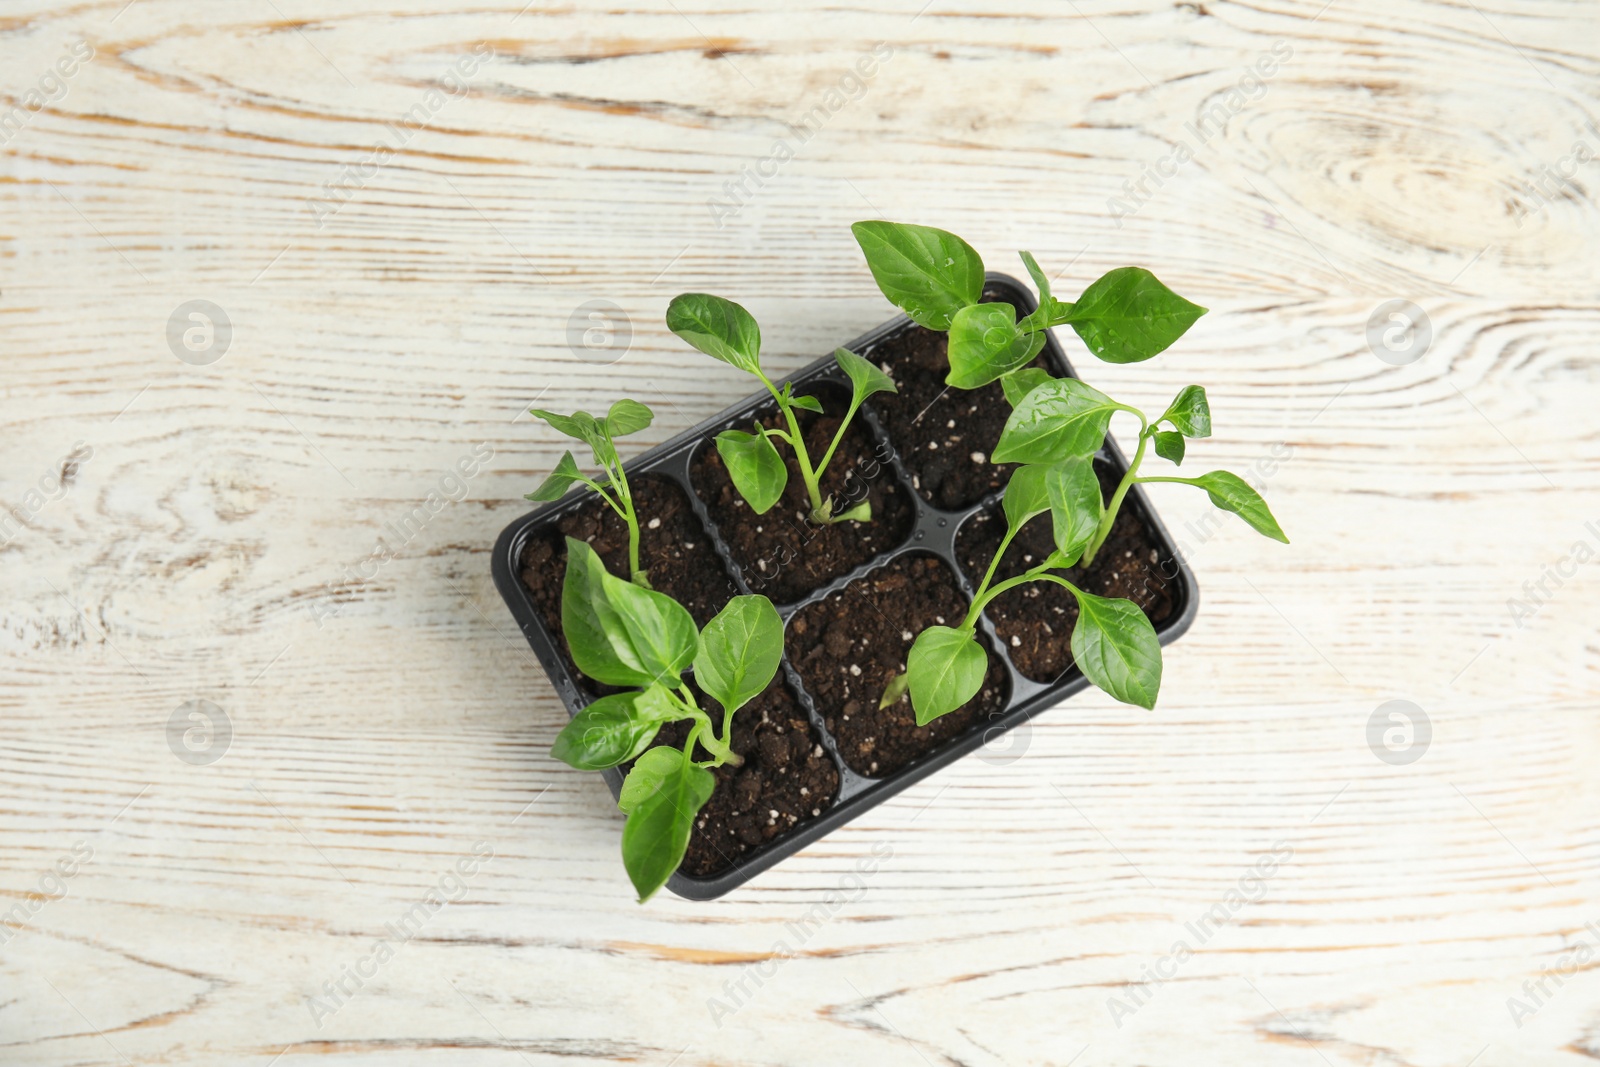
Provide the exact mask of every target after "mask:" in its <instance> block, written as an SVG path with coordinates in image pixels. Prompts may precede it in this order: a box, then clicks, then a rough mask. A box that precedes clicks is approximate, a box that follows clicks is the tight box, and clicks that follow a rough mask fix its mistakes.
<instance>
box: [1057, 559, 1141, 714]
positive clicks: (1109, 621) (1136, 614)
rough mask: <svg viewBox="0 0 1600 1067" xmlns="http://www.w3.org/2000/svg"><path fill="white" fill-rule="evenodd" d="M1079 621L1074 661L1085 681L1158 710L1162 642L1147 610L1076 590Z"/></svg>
mask: <svg viewBox="0 0 1600 1067" xmlns="http://www.w3.org/2000/svg"><path fill="white" fill-rule="evenodd" d="M1072 592H1073V595H1074V596H1076V597H1077V598H1078V622H1077V624H1076V625H1075V626H1074V627H1073V628H1072V658H1073V659H1074V660H1076V661H1077V664H1078V669H1079V670H1081V671H1083V675H1084V677H1085V678H1088V679H1089V681H1091V682H1093V683H1094V684H1095V685H1097V686H1099V687H1100V688H1101V689H1104V690H1105V691H1106V692H1107V693H1110V694H1111V695H1112V696H1114V697H1116V698H1117V699H1118V700H1120V701H1122V702H1123V703H1124V704H1137V705H1138V706H1139V707H1141V708H1146V709H1149V708H1153V707H1155V706H1156V694H1157V693H1158V692H1159V691H1160V689H1161V642H1160V641H1158V640H1156V630H1155V627H1154V626H1151V625H1150V620H1149V619H1148V618H1146V617H1145V614H1144V612H1142V611H1140V610H1139V606H1138V605H1137V604H1135V603H1134V602H1133V601H1131V600H1110V599H1107V598H1106V597H1099V596H1095V595H1093V594H1091V593H1085V592H1083V591H1082V590H1080V589H1073V591H1072Z"/></svg>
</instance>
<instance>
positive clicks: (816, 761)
mask: <svg viewBox="0 0 1600 1067" xmlns="http://www.w3.org/2000/svg"><path fill="white" fill-rule="evenodd" d="M707 710H708V712H710V714H711V721H712V722H714V723H716V724H718V725H719V726H720V725H721V722H722V712H721V711H720V710H714V705H711V704H707ZM688 736H689V723H687V722H675V723H669V724H667V725H666V726H664V727H662V730H661V732H660V733H659V734H657V735H656V741H655V745H663V744H666V745H672V746H673V747H675V748H681V747H682V746H683V742H684V740H685V739H686V738H687V737H688ZM655 745H652V746H651V747H652V748H653V747H655ZM733 750H734V752H736V753H738V754H739V755H740V756H741V757H743V759H744V764H743V766H739V767H734V766H730V765H728V764H724V765H723V766H721V767H717V768H716V769H714V770H713V771H712V772H711V773H712V774H714V775H716V778H717V787H716V791H715V792H713V793H712V794H711V799H710V800H708V801H706V805H705V807H703V808H701V809H700V814H699V815H698V816H697V817H696V819H695V826H694V831H693V833H692V834H691V835H690V837H689V851H688V853H687V854H686V855H685V856H684V859H683V865H682V866H681V867H680V868H679V869H680V870H681V871H683V873H685V874H688V875H692V876H694V877H697V878H704V877H708V876H710V875H714V874H719V873H721V872H722V871H725V870H727V869H728V868H729V867H732V866H733V865H734V864H735V863H736V862H737V861H739V860H740V859H741V858H743V857H744V856H745V855H747V854H748V853H750V852H753V851H755V850H756V849H758V848H760V847H761V846H762V845H764V844H766V843H767V842H768V841H771V840H772V839H774V838H776V837H779V836H781V835H782V834H785V833H787V832H788V831H790V830H792V829H794V828H795V827H797V826H799V825H801V824H802V823H805V822H809V821H810V820H812V819H814V818H816V817H817V816H819V815H821V814H822V813H823V812H825V811H827V810H828V808H829V806H831V805H832V804H833V798H834V797H835V796H837V795H838V792H839V770H838V768H837V767H835V766H834V763H833V760H832V759H831V758H830V757H829V756H828V754H827V753H826V752H824V751H823V749H822V741H821V738H820V737H819V736H818V735H817V733H816V731H815V730H813V729H812V727H811V721H810V720H809V719H807V718H806V713H805V709H803V708H802V707H801V706H800V703H799V701H797V700H795V698H794V695H793V694H792V693H790V691H789V688H788V686H786V685H785V684H784V682H783V675H782V674H781V673H780V674H779V675H778V677H776V678H774V679H773V680H772V684H771V685H769V686H767V688H766V690H765V691H763V692H762V693H761V695H760V696H758V697H756V698H755V699H754V700H752V701H751V702H750V703H748V704H746V705H745V706H744V707H742V708H740V709H739V711H738V712H737V713H736V714H735V715H734V717H733ZM695 751H696V756H695V758H696V759H709V758H710V756H709V755H708V754H707V753H706V752H705V750H704V749H699V748H697V749H696V750H695Z"/></svg>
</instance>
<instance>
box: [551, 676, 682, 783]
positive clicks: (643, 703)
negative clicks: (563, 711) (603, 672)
mask: <svg viewBox="0 0 1600 1067" xmlns="http://www.w3.org/2000/svg"><path fill="white" fill-rule="evenodd" d="M681 714H682V712H681V711H680V710H679V708H678V706H677V705H676V704H674V703H673V702H672V699H671V698H670V697H669V696H668V695H667V691H666V690H665V689H662V688H661V687H660V686H659V685H653V686H651V687H650V688H649V689H633V690H629V691H628V692H626V693H614V694H612V695H611V696H604V697H601V698H600V699H599V700H596V701H595V702H594V703H593V704H590V705H589V706H587V707H585V708H584V709H583V710H582V711H580V712H578V714H576V715H574V716H573V717H572V721H571V722H569V723H567V725H566V726H564V727H562V729H561V732H560V733H559V734H557V735H556V743H555V745H554V746H552V747H551V749H550V754H551V755H552V756H554V757H555V758H556V759H558V760H561V761H562V762H563V763H565V764H567V765H568V766H572V767H576V768H578V770H580V771H600V770H604V769H605V768H607V767H615V766H617V765H619V764H623V763H627V762H628V761H629V760H631V759H634V758H635V757H637V756H638V755H639V753H641V752H643V751H644V750H645V747H646V746H647V745H649V744H650V742H651V741H653V740H655V736H656V731H657V730H660V729H661V724H662V723H664V722H671V721H672V720H673V719H676V718H678V717H679V716H680V715H681Z"/></svg>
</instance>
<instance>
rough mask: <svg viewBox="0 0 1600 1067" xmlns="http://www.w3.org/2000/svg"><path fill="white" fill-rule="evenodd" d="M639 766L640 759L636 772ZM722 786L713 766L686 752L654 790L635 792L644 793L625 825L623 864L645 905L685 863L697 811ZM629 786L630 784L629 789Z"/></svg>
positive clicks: (653, 750) (623, 832) (635, 765)
mask: <svg viewBox="0 0 1600 1067" xmlns="http://www.w3.org/2000/svg"><path fill="white" fill-rule="evenodd" d="M650 751H651V752H659V751H663V750H662V749H651V750H650ZM667 751H671V750H667ZM649 754H650V753H649V752H647V753H645V755H647V756H648V755H649ZM640 762H641V763H642V762H643V761H642V760H641V761H640ZM638 770H639V764H637V763H636V764H634V773H635V774H637V773H638ZM628 777H629V778H632V777H633V775H632V774H630V775H629V776H628ZM716 785H717V780H716V778H714V777H713V776H712V774H711V772H710V771H708V770H706V769H705V768H704V767H700V766H697V765H696V764H695V763H694V762H693V761H692V760H689V759H687V758H685V757H684V755H683V754H682V753H681V752H680V753H678V764H677V766H676V767H674V768H672V769H670V770H667V771H666V773H665V774H663V775H662V777H661V779H660V781H659V782H658V783H657V784H656V787H655V788H654V789H653V790H650V791H649V792H648V793H644V792H643V790H642V789H640V790H636V791H635V792H636V794H638V793H643V795H642V796H637V797H636V799H635V802H634V804H633V807H632V809H631V810H630V811H629V812H628V822H627V824H626V825H624V826H623V828H622V865H623V866H624V867H626V868H627V870H628V878H629V880H630V881H632V882H633V888H634V889H635V890H636V891H637V892H638V894H639V903H641V904H643V903H644V902H645V901H646V900H648V899H650V897H651V896H652V895H653V894H654V893H655V891H656V890H658V889H660V888H661V887H662V886H664V885H666V884H667V879H668V878H671V877H672V872H673V871H675V870H677V869H678V865H679V864H680V863H682V862H683V854H684V853H685V852H687V851H688V848H689V833H690V831H691V830H693V828H694V817H695V814H696V813H697V812H699V810H700V808H701V807H702V806H704V804H705V802H706V801H707V800H709V799H710V798H711V791H712V790H713V789H715V788H716ZM626 788H627V786H626V783H624V790H626Z"/></svg>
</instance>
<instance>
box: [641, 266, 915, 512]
mask: <svg viewBox="0 0 1600 1067" xmlns="http://www.w3.org/2000/svg"><path fill="white" fill-rule="evenodd" d="M667 328H668V329H669V330H671V331H672V332H673V333H675V334H677V335H678V336H679V337H681V338H683V339H684V340H685V341H687V342H689V344H690V345H692V346H694V347H695V348H696V349H698V350H699V351H701V352H704V353H705V354H706V355H708V356H711V357H712V358H714V359H720V360H722V362H724V363H727V364H729V365H730V366H734V367H737V368H739V369H740V370H742V371H744V372H746V373H747V374H753V375H755V376H756V378H758V379H760V381H761V384H762V385H764V386H766V388H767V392H769V393H771V394H772V399H773V400H774V401H776V402H777V405H778V410H779V411H781V412H782V413H783V417H784V421H785V423H786V425H787V426H788V428H787V429H778V428H768V427H764V426H761V425H760V424H757V425H756V427H755V431H756V432H754V433H745V432H744V431H743V430H724V431H723V432H722V433H719V434H718V435H717V438H716V441H717V454H718V455H720V456H721V457H722V462H723V463H724V464H725V465H726V466H727V468H728V476H729V477H730V478H731V479H733V485H734V488H736V489H737V490H738V491H739V495H740V496H742V497H744V500H745V503H747V504H749V505H750V508H751V510H752V511H754V512H755V513H756V514H757V515H762V514H765V513H766V512H767V511H769V510H771V509H772V506H773V505H774V504H776V503H777V502H778V500H779V498H780V497H782V496H783V490H784V488H785V487H786V486H787V485H788V482H789V468H788V467H787V466H786V465H785V464H784V462H783V457H782V456H780V455H779V454H778V450H777V448H776V447H775V446H774V445H773V443H772V442H773V440H775V439H776V440H779V441H782V442H784V443H785V444H787V445H788V446H789V447H790V449H791V450H792V451H793V452H794V457H795V465H796V466H797V467H799V469H800V478H801V480H802V481H804V482H805V487H806V495H807V497H809V499H810V502H811V511H810V514H809V515H807V518H808V519H810V521H812V522H814V523H819V524H822V523H830V522H866V521H868V520H870V519H871V518H872V505H871V504H870V503H868V502H867V501H865V500H863V501H862V502H861V503H859V504H857V505H856V506H855V507H852V508H849V509H847V510H845V511H841V512H839V513H838V514H834V511H833V498H832V497H831V496H830V497H826V498H824V497H823V495H822V488H821V482H822V476H823V474H824V472H826V471H827V469H828V464H829V462H831V461H832V459H833V454H834V452H836V451H837V450H838V448H839V443H840V442H841V441H843V440H844V435H845V431H846V430H848V429H849V428H850V421H851V420H852V419H854V418H855V415H856V412H857V411H859V410H860V409H861V404H862V402H863V401H865V400H866V399H867V397H869V396H871V395H873V394H874V393H892V392H894V391H895V387H894V381H893V380H892V379H890V377H889V376H888V375H887V374H885V373H883V371H882V370H880V369H878V368H877V367H875V366H873V364H872V363H870V362H869V361H867V360H865V359H862V358H861V357H860V356H858V355H856V354H855V353H854V352H852V351H850V350H849V349H848V348H840V349H838V350H836V351H835V352H834V353H833V358H834V360H835V361H836V362H837V363H838V364H839V369H841V370H842V371H844V373H845V374H846V375H847V376H848V377H849V379H850V386H851V390H850V406H849V408H848V409H847V410H846V411H845V414H844V418H843V419H842V420H840V422H839V429H838V430H837V431H836V432H835V433H834V435H833V441H832V443H830V444H829V445H828V450H827V451H826V452H825V453H823V456H822V459H821V460H820V461H818V462H816V463H813V462H812V460H811V454H810V452H809V451H808V450H807V449H806V443H805V438H804V437H803V436H802V435H801V432H800V421H799V418H798V417H797V416H796V415H795V411H796V409H801V408H803V409H805V410H807V411H813V412H817V413H819V414H820V413H821V412H822V402H821V401H820V400H818V399H817V398H816V397H814V396H796V395H794V389H793V387H792V385H790V384H788V383H785V384H784V386H783V387H782V388H781V389H780V388H779V387H778V386H776V385H774V384H773V383H772V380H771V379H770V378H768V377H767V375H766V373H765V372H764V371H762V369H761V327H760V326H759V325H758V324H757V323H756V320H755V318H754V316H752V315H751V314H750V312H748V311H746V310H745V309H744V308H743V307H741V306H740V305H738V304H736V303H734V302H733V301H732V300H727V299H724V298H723V297H720V296H712V295H710V294H709V293H682V294H680V295H678V296H676V297H674V298H673V299H672V303H671V304H670V305H669V306H668V307H667Z"/></svg>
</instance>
